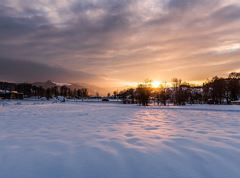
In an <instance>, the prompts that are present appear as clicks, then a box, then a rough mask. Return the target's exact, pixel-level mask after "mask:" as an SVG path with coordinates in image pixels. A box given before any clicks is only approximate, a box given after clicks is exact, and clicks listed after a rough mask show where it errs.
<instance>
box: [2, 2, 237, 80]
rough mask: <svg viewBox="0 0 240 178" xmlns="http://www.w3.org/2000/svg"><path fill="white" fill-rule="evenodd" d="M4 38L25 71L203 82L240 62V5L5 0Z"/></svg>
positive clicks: (9, 55)
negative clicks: (36, 66) (45, 69)
mask: <svg viewBox="0 0 240 178" xmlns="http://www.w3.org/2000/svg"><path fill="white" fill-rule="evenodd" d="M0 38H1V41H0V61H1V63H2V64H3V63H5V64H8V63H7V61H8V60H6V59H13V60H12V61H17V63H16V65H15V66H16V68H15V69H16V70H17V65H19V61H22V60H24V61H28V62H31V63H38V64H41V65H44V66H46V67H48V66H49V67H51V66H57V67H58V68H61V72H59V73H63V72H66V71H68V72H70V73H72V74H71V75H66V76H67V77H64V76H63V75H60V74H59V73H58V75H54V76H55V77H56V79H57V80H58V81H61V80H64V81H66V80H70V81H71V80H73V79H74V80H77V76H79V73H75V72H74V71H81V72H84V73H91V74H92V75H93V78H94V76H98V77H100V78H101V79H103V78H108V79H110V80H108V81H104V82H109V81H119V84H120V83H124V82H135V81H139V80H142V79H144V78H155V79H156V78H158V79H159V80H170V79H171V78H172V77H174V76H180V77H182V78H183V79H185V80H202V79H204V78H206V77H210V76H212V75H215V74H217V75H224V74H225V73H227V72H229V71H231V70H232V71H233V70H238V69H237V66H240V53H239V48H238V45H239V44H240V2H239V1H237V0H231V1H229V0H211V1H210V0H201V1H200V0H149V1H140V0H118V1H117V0H83V1H77V0H68V1H67V0H64V1H58V0H39V1H35V2H34V3H33V2H32V1H30V0H2V1H1V5H0ZM213 64H216V65H213ZM12 65H14V64H13V63H12ZM1 66H2V65H1ZM20 69H21V68H19V70H20ZM19 70H17V71H19ZM28 70H29V73H31V72H32V73H34V71H32V70H30V69H28ZM12 72H13V73H11V75H12V79H14V71H12ZM50 74H51V73H49V75H50ZM9 75H10V74H9ZM51 75H53V74H51ZM73 75H76V77H73ZM57 76H58V77H57ZM39 78H41V77H40V76H39ZM83 79H84V80H85V79H86V80H87V79H88V77H85V75H83V77H82V78H79V80H83ZM15 80H19V78H18V77H17V73H16V79H15ZM91 82H99V78H96V79H95V80H94V79H91ZM109 85H111V82H109Z"/></svg>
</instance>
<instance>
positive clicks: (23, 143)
mask: <svg viewBox="0 0 240 178" xmlns="http://www.w3.org/2000/svg"><path fill="white" fill-rule="evenodd" d="M0 178H240V106H208V105H204V106H200V105H196V106H185V107H173V106H171V107H149V108H145V107H139V106H131V105H121V104H107V103H106V104H104V103H73V102H71V103H63V104H61V103H54V104H53V103H51V102H49V103H48V102H33V101H20V102H16V101H13V102H3V101H0Z"/></svg>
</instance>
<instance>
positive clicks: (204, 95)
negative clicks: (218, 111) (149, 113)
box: [114, 72, 240, 106]
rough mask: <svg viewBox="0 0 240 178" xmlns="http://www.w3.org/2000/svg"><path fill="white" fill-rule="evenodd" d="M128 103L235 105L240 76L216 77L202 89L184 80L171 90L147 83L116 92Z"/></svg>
mask: <svg viewBox="0 0 240 178" xmlns="http://www.w3.org/2000/svg"><path fill="white" fill-rule="evenodd" d="M114 97H117V98H119V99H121V100H122V101H123V103H125V104H139V105H143V106H147V105H149V104H150V102H152V103H155V104H157V105H167V104H168V103H173V104H174V105H185V104H231V102H232V101H236V100H238V99H239V98H240V73H236V72H234V73H231V74H229V76H228V77H226V78H222V77H217V76H216V77H213V78H212V79H211V80H207V81H206V82H205V83H204V84H203V85H202V86H192V85H190V84H188V83H186V82H182V80H181V79H177V78H175V79H173V80H172V86H171V87H165V86H160V87H159V88H153V87H152V86H151V81H149V80H147V81H145V82H144V83H143V84H140V85H138V86H137V88H130V89H126V90H123V91H120V92H118V93H117V92H114Z"/></svg>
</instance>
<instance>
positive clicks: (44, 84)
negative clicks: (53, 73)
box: [33, 80, 107, 95]
mask: <svg viewBox="0 0 240 178" xmlns="http://www.w3.org/2000/svg"><path fill="white" fill-rule="evenodd" d="M33 85H34V86H38V87H40V86H41V87H43V88H45V89H47V88H52V87H55V86H58V87H61V86H64V85H65V86H67V87H68V88H70V89H71V90H74V89H81V88H87V89H88V92H89V94H90V95H96V93H99V94H100V95H107V90H105V89H103V88H100V87H97V86H95V85H89V84H86V83H82V84H78V83H58V82H53V81H50V80H48V81H46V82H35V83H33Z"/></svg>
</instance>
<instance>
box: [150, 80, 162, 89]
mask: <svg viewBox="0 0 240 178" xmlns="http://www.w3.org/2000/svg"><path fill="white" fill-rule="evenodd" d="M151 84H152V87H153V88H158V87H160V84H161V82H159V81H152V83H151Z"/></svg>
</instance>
